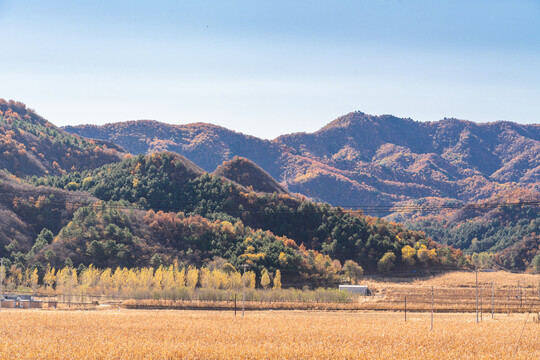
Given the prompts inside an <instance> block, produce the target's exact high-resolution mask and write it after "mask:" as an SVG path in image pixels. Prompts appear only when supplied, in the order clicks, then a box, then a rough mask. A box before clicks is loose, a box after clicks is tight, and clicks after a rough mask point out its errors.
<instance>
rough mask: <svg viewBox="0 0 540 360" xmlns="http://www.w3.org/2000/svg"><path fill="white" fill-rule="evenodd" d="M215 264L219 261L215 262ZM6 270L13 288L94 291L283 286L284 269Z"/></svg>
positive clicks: (7, 283)
mask: <svg viewBox="0 0 540 360" xmlns="http://www.w3.org/2000/svg"><path fill="white" fill-rule="evenodd" d="M214 265H215V264H214ZM3 271H4V274H3V279H4V281H3V285H4V286H5V288H6V289H7V290H8V291H10V290H15V289H22V288H28V289H31V290H32V291H34V292H36V291H42V292H44V293H59V294H65V293H70V292H75V293H80V292H83V293H91V294H105V295H107V294H109V295H110V294H115V295H119V294H125V295H128V294H133V293H137V292H141V291H143V292H162V291H172V290H177V289H183V288H185V289H189V290H194V289H195V288H202V289H216V290H217V289H220V290H239V289H242V288H243V287H245V288H246V289H254V288H255V287H259V288H263V289H281V272H280V271H279V270H276V271H275V272H274V273H270V272H268V271H267V270H266V269H265V270H263V272H262V274H261V275H260V276H257V275H256V273H255V272H254V271H252V270H247V271H245V272H244V273H243V274H242V273H240V272H238V271H237V270H236V269H235V268H234V266H232V265H231V264H229V263H225V264H223V266H222V267H221V268H216V267H213V266H211V267H203V268H199V269H198V268H196V267H193V266H190V267H188V268H185V267H182V268H180V267H179V265H178V263H176V262H175V263H174V264H173V265H170V266H159V267H158V268H153V267H144V268H131V269H128V268H120V267H117V268H116V269H111V268H105V269H98V268H96V267H94V266H93V265H90V266H89V267H87V268H85V267H79V268H78V269H76V268H74V267H72V266H65V267H63V268H61V269H58V270H56V269H55V268H54V267H51V266H50V265H47V267H46V270H45V273H44V275H43V276H42V277H40V276H39V274H38V270H37V269H34V270H33V271H32V270H29V269H27V270H24V271H22V270H21V269H19V268H17V267H11V268H10V269H9V271H7V273H6V271H5V270H3Z"/></svg>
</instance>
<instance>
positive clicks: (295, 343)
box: [0, 310, 540, 359]
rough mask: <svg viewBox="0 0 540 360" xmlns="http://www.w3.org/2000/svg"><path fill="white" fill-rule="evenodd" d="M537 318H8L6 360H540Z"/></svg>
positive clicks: (278, 314)
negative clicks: (432, 326)
mask: <svg viewBox="0 0 540 360" xmlns="http://www.w3.org/2000/svg"><path fill="white" fill-rule="evenodd" d="M239 315H240V314H239ZM532 318H533V317H532V315H531V316H527V315H526V314H511V315H510V316H507V315H506V314H504V315H503V314H497V315H496V316H495V319H494V320H491V319H486V318H484V321H483V322H481V323H480V324H477V323H476V317H475V315H474V314H471V313H469V314H441V313H436V314H435V316H434V330H433V331H430V314H428V313H412V314H409V316H408V321H407V322H404V321H403V314H402V313H400V312H344V311H343V312H315V311H312V312H308V311H252V312H247V313H246V316H245V317H244V318H242V317H240V316H238V317H236V318H235V317H234V316H233V313H232V312H228V311H227V312H226V311H172V310H168V311H151V310H104V311H46V310H2V311H1V312H0V324H1V325H0V326H1V331H0V333H1V337H0V338H1V339H2V341H1V342H0V358H2V359H183V358H186V359H328V358H332V359H364V358H366V359H471V358H481V359H510V358H515V359H540V340H539V339H540V324H539V323H536V322H533V321H532ZM526 319H527V322H525V320H526ZM522 330H523V334H522V336H521V333H522ZM520 337H521V338H520ZM518 341H519V346H518Z"/></svg>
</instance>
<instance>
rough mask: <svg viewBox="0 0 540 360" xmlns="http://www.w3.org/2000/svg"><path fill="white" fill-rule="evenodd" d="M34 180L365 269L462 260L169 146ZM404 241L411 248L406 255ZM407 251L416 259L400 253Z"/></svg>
mask: <svg viewBox="0 0 540 360" xmlns="http://www.w3.org/2000/svg"><path fill="white" fill-rule="evenodd" d="M32 181H33V183H34V184H36V185H38V184H45V185H50V186H56V187H60V188H68V189H73V190H75V189H78V190H82V191H87V192H88V193H90V194H92V195H94V196H96V197H98V198H100V199H102V200H105V201H109V200H125V201H134V200H137V204H138V205H139V206H141V207H142V208H145V209H149V210H153V211H175V212H182V213H183V214H184V215H183V216H188V217H189V216H196V215H200V216H203V217H205V218H207V219H211V220H213V221H228V222H230V223H237V222H239V221H240V222H241V223H242V224H244V225H245V226H249V227H250V228H252V229H262V230H263V231H271V232H272V233H273V234H275V235H277V236H281V237H286V238H288V239H291V245H292V246H293V247H297V246H300V247H304V248H305V249H308V250H309V249H311V250H314V251H318V252H321V253H322V254H325V255H328V256H330V258H332V259H337V260H340V261H341V262H345V261H346V260H354V261H356V262H358V263H359V264H361V266H362V267H364V268H365V269H367V270H370V271H377V270H381V269H379V267H380V266H379V262H380V261H381V259H382V258H383V257H384V256H385V254H387V253H392V254H393V256H392V257H391V259H390V260H391V261H390V260H389V261H390V262H391V264H389V266H390V267H389V268H393V267H394V266H397V267H400V266H401V267H411V266H412V267H414V266H415V264H416V260H414V257H415V256H416V254H417V251H420V252H421V253H422V251H424V250H425V251H426V256H425V257H424V258H422V260H421V261H420V262H419V263H418V266H428V265H432V266H436V267H437V266H455V265H456V264H457V263H458V262H461V264H464V262H465V259H463V258H461V253H460V252H455V251H453V250H451V249H448V248H445V247H441V246H439V245H438V244H436V243H434V242H433V241H431V240H430V239H429V238H427V237H426V236H425V235H424V234H423V233H422V232H414V231H410V230H407V229H406V228H404V227H403V226H401V225H399V224H395V223H390V222H387V221H384V220H380V219H376V218H370V217H365V216H361V215H354V214H349V213H346V212H344V211H343V210H342V209H339V208H333V207H331V206H329V205H325V204H318V203H312V202H310V201H307V200H305V199H297V198H295V197H291V196H290V195H288V194H278V193H273V194H262V193H255V192H252V191H250V190H249V189H246V188H244V187H242V186H240V185H237V184H235V183H232V182H230V181H228V180H226V179H224V178H221V177H219V176H215V175H210V174H208V173H204V174H200V170H199V172H197V171H196V167H195V165H193V164H192V163H191V162H189V161H188V160H187V159H185V158H183V157H182V156H180V155H175V154H171V153H161V154H153V155H151V156H148V157H144V156H142V155H139V156H137V157H133V158H130V159H126V160H124V161H123V162H121V163H118V164H112V165H106V166H104V167H102V168H99V169H96V170H92V171H85V172H82V173H79V172H72V173H70V174H67V175H64V176H62V177H47V178H33V179H32ZM404 247H407V250H408V251H409V252H408V253H406V254H404V253H403V248H404ZM409 249H410V250H409ZM429 251H431V252H429ZM428 254H429V256H428ZM407 256H408V257H411V258H413V259H412V260H411V259H410V260H409V262H407V261H405V260H403V257H407ZM383 269H384V268H383Z"/></svg>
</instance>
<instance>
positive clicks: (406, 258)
mask: <svg viewBox="0 0 540 360" xmlns="http://www.w3.org/2000/svg"><path fill="white" fill-rule="evenodd" d="M414 255H416V250H415V249H414V248H413V247H411V246H409V245H405V246H404V247H403V248H402V249H401V258H402V259H403V262H405V263H406V264H407V265H409V266H414V263H415V260H414Z"/></svg>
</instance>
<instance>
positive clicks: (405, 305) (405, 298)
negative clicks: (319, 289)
mask: <svg viewBox="0 0 540 360" xmlns="http://www.w3.org/2000/svg"><path fill="white" fill-rule="evenodd" d="M405 322H407V297H406V296H405Z"/></svg>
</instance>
